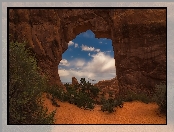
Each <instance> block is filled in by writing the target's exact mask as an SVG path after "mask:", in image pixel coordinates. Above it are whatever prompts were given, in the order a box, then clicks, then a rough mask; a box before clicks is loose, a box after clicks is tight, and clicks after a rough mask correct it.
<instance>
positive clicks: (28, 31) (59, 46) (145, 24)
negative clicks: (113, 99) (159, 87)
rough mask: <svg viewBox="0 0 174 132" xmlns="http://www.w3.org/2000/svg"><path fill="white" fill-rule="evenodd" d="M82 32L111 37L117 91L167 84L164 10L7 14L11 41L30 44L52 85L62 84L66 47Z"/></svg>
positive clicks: (57, 10) (27, 11) (43, 10)
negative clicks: (63, 55)
mask: <svg viewBox="0 0 174 132" xmlns="http://www.w3.org/2000/svg"><path fill="white" fill-rule="evenodd" d="M101 20H102V24H103V25H105V26H103V25H102V24H101V23H100V22H101ZM97 23H98V25H97ZM99 23H100V24H99ZM80 25H82V26H80ZM102 26H103V28H102ZM86 28H91V30H92V31H93V32H94V33H95V35H96V37H97V38H102V37H106V38H110V39H112V44H113V48H114V58H115V60H116V61H115V65H116V66H117V70H116V72H117V73H116V75H117V78H118V82H119V87H120V91H122V92H124V90H126V89H127V88H134V90H135V91H136V90H137V89H138V88H139V87H140V86H141V87H142V89H144V90H146V89H148V88H153V87H154V86H155V84H156V83H159V82H161V81H165V82H166V52H165V51H166V9H161V10H158V9H143V10H140V9H124V10H123V9H49V10H48V9H27V10H23V9H10V10H9V33H10V34H12V35H13V37H11V40H13V41H18V42H23V41H25V40H27V41H28V43H29V45H28V46H30V47H32V50H33V52H35V53H36V59H37V60H38V66H39V67H40V68H41V69H42V70H43V73H44V74H46V75H47V76H48V77H49V79H50V83H51V84H54V83H56V84H60V83H61V82H60V78H59V75H58V74H57V71H58V64H59V62H60V61H61V59H62V57H61V55H62V54H63V53H64V52H65V51H66V49H67V48H68V44H67V43H68V42H69V41H70V40H72V39H73V38H75V36H76V35H77V34H78V33H80V32H82V30H85V29H86Z"/></svg>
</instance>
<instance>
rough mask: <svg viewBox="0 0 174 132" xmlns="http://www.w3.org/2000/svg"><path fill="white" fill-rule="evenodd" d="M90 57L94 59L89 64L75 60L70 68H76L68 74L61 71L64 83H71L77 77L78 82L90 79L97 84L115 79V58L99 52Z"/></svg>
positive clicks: (71, 62)
mask: <svg viewBox="0 0 174 132" xmlns="http://www.w3.org/2000/svg"><path fill="white" fill-rule="evenodd" d="M88 55H90V56H91V57H92V60H91V61H89V62H85V61H84V60H83V59H75V60H72V61H70V62H69V64H70V65H69V66H70V67H74V68H71V70H66V72H65V71H64V72H63V71H61V73H62V74H63V75H61V73H59V75H60V78H61V80H62V82H66V81H67V82H69V81H70V82H71V81H72V77H73V76H75V77H76V78H77V80H78V81H80V79H81V78H86V79H87V78H90V79H95V80H96V82H98V81H100V80H108V79H112V78H114V77H115V75H116V70H115V59H114V58H112V57H111V56H109V55H106V54H105V53H104V52H98V53H97V54H93V55H91V54H90V53H89V54H88ZM65 75H67V76H65ZM86 81H88V80H86Z"/></svg>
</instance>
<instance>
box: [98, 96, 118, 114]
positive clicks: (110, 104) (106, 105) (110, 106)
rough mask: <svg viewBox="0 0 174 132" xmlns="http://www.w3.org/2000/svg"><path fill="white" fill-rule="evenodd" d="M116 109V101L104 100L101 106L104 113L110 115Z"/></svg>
mask: <svg viewBox="0 0 174 132" xmlns="http://www.w3.org/2000/svg"><path fill="white" fill-rule="evenodd" d="M114 108H115V103H114V99H111V98H109V99H108V100H106V99H104V98H102V105H101V110H102V111H103V112H104V111H108V112H109V113H112V112H114Z"/></svg>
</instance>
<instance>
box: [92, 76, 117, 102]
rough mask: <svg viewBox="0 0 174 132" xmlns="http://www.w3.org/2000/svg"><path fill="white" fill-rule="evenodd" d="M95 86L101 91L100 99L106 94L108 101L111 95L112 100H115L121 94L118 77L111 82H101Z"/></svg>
mask: <svg viewBox="0 0 174 132" xmlns="http://www.w3.org/2000/svg"><path fill="white" fill-rule="evenodd" d="M94 86H96V87H98V88H99V89H100V91H101V92H100V93H99V98H101V97H102V94H104V97H105V98H106V99H108V98H109V94H112V98H115V95H116V94H118V92H119V87H118V80H117V77H115V78H113V79H111V80H104V81H99V82H98V83H96V84H95V85H94Z"/></svg>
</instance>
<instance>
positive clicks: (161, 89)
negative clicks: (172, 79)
mask: <svg viewBox="0 0 174 132" xmlns="http://www.w3.org/2000/svg"><path fill="white" fill-rule="evenodd" d="M166 99H167V91H166V84H162V83H161V84H159V85H156V88H155V94H154V97H153V100H154V101H155V102H156V103H157V104H158V105H159V110H160V112H161V113H163V114H166V112H167V100H166Z"/></svg>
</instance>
